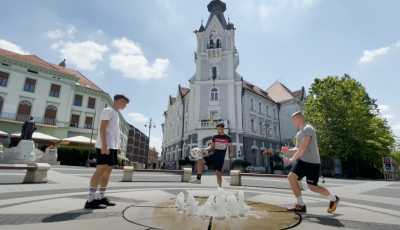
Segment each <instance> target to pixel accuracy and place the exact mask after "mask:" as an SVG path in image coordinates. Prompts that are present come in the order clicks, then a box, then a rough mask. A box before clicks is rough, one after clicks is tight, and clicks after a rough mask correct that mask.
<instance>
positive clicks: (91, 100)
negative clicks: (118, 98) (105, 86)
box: [89, 97, 96, 105]
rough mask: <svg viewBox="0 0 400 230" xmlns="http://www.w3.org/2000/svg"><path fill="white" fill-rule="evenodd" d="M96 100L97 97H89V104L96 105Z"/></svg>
mask: <svg viewBox="0 0 400 230" xmlns="http://www.w3.org/2000/svg"><path fill="white" fill-rule="evenodd" d="M95 102H96V99H94V98H91V97H89V105H94V104H95Z"/></svg>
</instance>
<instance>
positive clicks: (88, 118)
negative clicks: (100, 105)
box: [85, 117, 93, 125]
mask: <svg viewBox="0 0 400 230" xmlns="http://www.w3.org/2000/svg"><path fill="white" fill-rule="evenodd" d="M92 121H93V118H92V117H86V122H85V124H88V125H92Z"/></svg>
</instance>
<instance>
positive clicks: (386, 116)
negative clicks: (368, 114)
mask: <svg viewBox="0 0 400 230" xmlns="http://www.w3.org/2000/svg"><path fill="white" fill-rule="evenodd" d="M382 117H383V118H386V119H392V118H395V117H396V116H395V115H392V114H386V115H383V116H382Z"/></svg>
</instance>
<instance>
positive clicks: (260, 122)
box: [260, 122, 263, 134]
mask: <svg viewBox="0 0 400 230" xmlns="http://www.w3.org/2000/svg"><path fill="white" fill-rule="evenodd" d="M262 129H263V128H262V123H261V122H260V134H262Z"/></svg>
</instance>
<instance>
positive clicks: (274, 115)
mask: <svg viewBox="0 0 400 230" xmlns="http://www.w3.org/2000/svg"><path fill="white" fill-rule="evenodd" d="M272 112H273V113H274V118H276V116H275V109H273V110H272Z"/></svg>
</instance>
